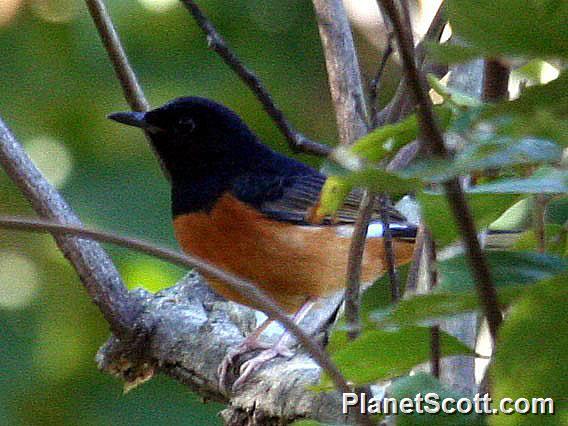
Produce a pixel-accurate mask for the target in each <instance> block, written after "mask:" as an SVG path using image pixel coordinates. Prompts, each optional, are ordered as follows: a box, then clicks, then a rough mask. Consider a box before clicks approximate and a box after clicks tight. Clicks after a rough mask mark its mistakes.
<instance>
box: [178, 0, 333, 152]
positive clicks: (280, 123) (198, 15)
mask: <svg viewBox="0 0 568 426" xmlns="http://www.w3.org/2000/svg"><path fill="white" fill-rule="evenodd" d="M180 1H181V2H182V3H183V4H184V6H185V7H186V8H187V10H188V11H189V12H190V13H191V15H192V16H193V18H194V19H195V21H196V22H197V25H199V28H201V30H202V31H203V32H204V33H205V35H206V36H207V43H208V44H209V47H210V48H211V49H213V50H214V51H215V52H216V53H217V54H218V55H219V56H220V57H221V59H223V61H224V62H225V64H227V65H228V66H229V67H230V68H231V69H232V70H233V71H234V72H235V74H237V75H238V76H239V78H240V79H241V80H242V81H243V82H244V83H245V84H246V85H247V86H248V87H249V88H250V89H251V91H252V92H253V93H254V94H255V96H256V97H257V99H258V100H259V101H260V103H261V104H262V106H263V108H264V110H265V111H266V113H267V114H268V115H269V116H270V118H272V121H274V124H276V126H277V127H278V129H279V130H280V131H281V132H282V134H283V135H284V137H285V138H286V140H287V142H288V144H289V146H290V148H291V149H292V150H293V151H295V152H305V153H307V154H313V155H318V156H327V155H328V154H329V153H330V152H331V148H330V147H329V146H327V145H323V144H320V143H317V142H315V141H313V140H311V139H309V138H308V137H306V136H304V135H303V134H301V133H300V132H298V131H296V130H295V129H294V128H293V127H292V125H291V124H290V123H289V122H288V120H287V119H286V117H285V116H284V113H283V112H282V110H281V109H280V108H278V107H277V106H276V104H275V103H274V101H273V100H272V96H271V95H270V93H269V92H268V90H266V88H265V87H264V85H263V84H262V82H261V81H260V79H259V78H258V77H257V76H256V75H255V74H254V73H253V72H252V71H250V70H249V69H248V68H247V67H246V66H245V65H244V64H243V63H242V62H241V60H240V59H239V58H238V57H237V55H236V54H235V53H234V52H233V51H232V50H231V48H230V47H229V45H228V44H227V42H226V41H225V39H223V37H222V36H221V34H220V33H219V32H218V31H217V29H216V28H215V26H214V25H213V23H212V22H211V21H210V20H209V18H207V16H205V14H204V13H203V11H202V10H201V9H200V8H199V6H197V3H196V2H195V1H193V0H180Z"/></svg>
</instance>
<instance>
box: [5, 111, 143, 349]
mask: <svg viewBox="0 0 568 426" xmlns="http://www.w3.org/2000/svg"><path fill="white" fill-rule="evenodd" d="M0 163H1V165H2V167H3V168H4V170H5V171H6V173H7V174H8V176H9V177H10V178H11V179H12V181H13V182H14V184H15V185H16V186H17V187H18V189H19V190H20V191H21V192H22V194H23V195H24V197H26V198H27V200H28V201H29V202H30V203H31V205H32V208H33V209H34V210H35V211H36V213H37V214H38V215H39V216H41V217H43V218H47V219H50V220H52V221H56V222H59V223H65V224H69V225H74V226H80V225H81V222H80V220H79V218H78V217H77V216H76V215H75V213H74V212H73V210H72V209H71V207H70V206H69V205H68V204H67V202H66V201H65V200H64V199H63V197H62V196H61V195H60V194H59V193H58V192H57V190H56V189H55V188H53V186H51V185H50V184H49V182H47V180H46V179H45V178H44V177H43V176H42V174H41V173H40V172H39V170H38V169H37V168H36V166H35V165H34V163H33V162H32V161H31V160H30V158H29V157H28V155H27V154H26V153H25V151H24V149H23V148H22V146H21V145H20V143H19V142H18V141H17V140H16V138H15V136H14V135H13V134H12V132H11V131H10V129H8V127H7V126H6V125H5V124H4V122H3V121H2V120H1V119H0ZM54 238H55V241H56V242H57V245H58V247H59V248H60V249H61V251H62V253H63V254H64V255H65V257H66V258H67V259H68V260H69V262H70V263H71V264H72V265H73V267H74V268H75V270H76V271H77V274H78V275H79V277H80V278H81V281H82V282H83V284H84V286H85V288H86V290H87V292H88V293H89V296H90V297H91V299H92V300H93V302H94V303H95V304H96V305H97V306H98V308H99V309H100V311H101V312H102V314H103V316H104V318H105V319H106V320H107V322H108V324H109V325H110V328H111V330H112V331H113V333H115V335H116V336H118V337H119V338H122V339H125V340H127V339H129V338H130V337H132V336H133V333H134V330H133V328H134V322H135V320H136V316H137V315H138V312H137V311H136V306H135V304H134V303H133V302H132V299H131V298H130V296H129V295H128V291H127V290H126V287H125V286H124V284H123V282H122V280H121V279H120V275H119V274H118V271H117V270H116V268H115V267H114V265H113V263H112V261H111V259H110V258H109V257H108V255H107V254H106V252H105V251H104V250H103V248H102V247H101V246H100V245H99V244H97V243H96V242H94V241H85V240H81V239H77V238H70V237H67V236H64V235H54Z"/></svg>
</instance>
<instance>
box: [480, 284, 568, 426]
mask: <svg viewBox="0 0 568 426" xmlns="http://www.w3.org/2000/svg"><path fill="white" fill-rule="evenodd" d="M567 282H568V274H562V275H558V276H556V277H554V278H551V279H549V280H547V281H545V282H541V283H539V284H538V285H536V286H534V287H532V288H530V289H529V290H528V291H527V292H526V293H525V294H524V296H523V297H522V298H521V299H520V300H519V301H517V302H516V303H515V304H514V305H513V307H512V309H511V311H510V312H509V315H508V318H507V320H506V321H505V322H504V324H503V327H502V328H501V330H500V331H499V338H498V341H497V349H496V354H495V361H494V364H493V365H492V367H491V383H492V385H493V397H494V399H495V400H499V399H501V398H512V399H516V398H528V399H529V401H530V399H531V398H553V399H554V400H555V412H556V413H555V414H554V415H552V416H550V415H547V416H544V415H538V416H537V415H530V414H525V415H519V414H513V415H508V416H492V418H491V424H493V425H515V426H517V425H527V426H528V425H530V426H532V425H538V424H542V425H545V424H546V425H565V424H567V421H568V410H566V408H568V405H567V404H566V396H567V395H568V381H567V380H566V377H568V357H567V352H566V348H567V347H568V329H567V327H566V312H568V287H567V286H566V283H567ZM561 405H562V406H563V408H564V410H562V407H561Z"/></svg>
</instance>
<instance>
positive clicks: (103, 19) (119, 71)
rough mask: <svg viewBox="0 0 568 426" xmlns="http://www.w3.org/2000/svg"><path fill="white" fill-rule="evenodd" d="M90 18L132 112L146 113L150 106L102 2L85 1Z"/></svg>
mask: <svg viewBox="0 0 568 426" xmlns="http://www.w3.org/2000/svg"><path fill="white" fill-rule="evenodd" d="M85 3H86V4H87V8H88V9H89V13H90V14H91V18H92V19H93V22H94V23H95V26H96V28H97V31H98V32H99V36H100V38H101V41H102V43H103V46H104V48H105V50H106V51H107V53H108V56H109V59H110V62H111V63H112V66H113V69H114V72H115V74H116V78H118V81H119V82H120V85H121V87H122V91H123V93H124V98H125V99H126V101H127V102H128V105H130V108H132V110H133V111H141V112H144V111H147V110H148V109H149V108H150V104H149V103H148V101H147V100H146V97H145V96H144V92H143V91H142V87H140V83H138V78H137V77H136V74H135V73H134V70H133V69H132V67H131V66H130V63H129V62H128V57H127V56H126V52H125V51H124V47H122V43H121V42H120V37H119V36H118V33H117V32H116V29H115V28H114V25H113V23H112V20H111V19H110V16H109V14H108V11H107V9H106V6H105V4H104V2H103V1H102V0H85Z"/></svg>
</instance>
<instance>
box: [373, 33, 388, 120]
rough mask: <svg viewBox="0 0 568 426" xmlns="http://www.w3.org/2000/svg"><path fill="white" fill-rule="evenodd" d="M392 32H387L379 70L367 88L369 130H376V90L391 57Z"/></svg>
mask: <svg viewBox="0 0 568 426" xmlns="http://www.w3.org/2000/svg"><path fill="white" fill-rule="evenodd" d="M392 38H393V34H392V32H389V34H388V36H387V46H386V47H385V51H384V52H383V56H382V57H381V61H380V62H379V68H378V69H377V73H376V74H375V77H374V78H373V80H372V81H371V84H370V88H369V104H371V110H370V115H371V128H373V129H374V128H376V127H377V126H378V125H379V123H378V121H377V119H378V117H377V114H378V111H377V98H378V89H379V85H380V84H381V80H382V77H383V72H384V71H385V67H386V65H387V62H388V60H389V58H390V56H391V55H392V52H393V47H392Z"/></svg>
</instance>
